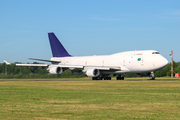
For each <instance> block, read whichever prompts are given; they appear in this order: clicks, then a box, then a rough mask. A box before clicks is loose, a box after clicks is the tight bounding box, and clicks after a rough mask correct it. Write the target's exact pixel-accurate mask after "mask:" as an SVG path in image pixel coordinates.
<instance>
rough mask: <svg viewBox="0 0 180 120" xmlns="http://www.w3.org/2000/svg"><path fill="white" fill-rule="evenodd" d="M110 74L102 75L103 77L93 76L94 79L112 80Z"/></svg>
mask: <svg viewBox="0 0 180 120" xmlns="http://www.w3.org/2000/svg"><path fill="white" fill-rule="evenodd" d="M108 76H109V75H102V76H101V77H99V76H98V77H92V80H103V79H104V80H111V77H108Z"/></svg>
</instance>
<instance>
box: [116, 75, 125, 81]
mask: <svg viewBox="0 0 180 120" xmlns="http://www.w3.org/2000/svg"><path fill="white" fill-rule="evenodd" d="M116 80H124V77H122V76H121V75H118V76H117V77H116Z"/></svg>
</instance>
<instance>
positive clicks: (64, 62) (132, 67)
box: [16, 33, 168, 80]
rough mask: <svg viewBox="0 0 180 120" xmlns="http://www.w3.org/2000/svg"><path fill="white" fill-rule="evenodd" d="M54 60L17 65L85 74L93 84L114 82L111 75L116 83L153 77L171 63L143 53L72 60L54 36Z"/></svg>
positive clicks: (52, 40) (152, 52) (55, 71)
mask: <svg viewBox="0 0 180 120" xmlns="http://www.w3.org/2000/svg"><path fill="white" fill-rule="evenodd" d="M48 37H49V42H50V46H51V50H52V55H53V57H52V58H51V59H50V60H43V59H34V58H29V59H31V60H39V61H46V62H51V64H16V65H17V66H44V67H47V71H48V72H49V73H50V74H61V73H62V72H63V71H65V70H67V69H69V70H71V71H73V72H78V73H84V74H85V75H87V76H88V77H92V79H93V80H102V79H104V80H111V77H109V75H110V74H114V75H118V77H117V80H124V77H122V76H121V74H128V73H137V74H141V75H149V76H150V75H151V78H150V79H152V80H154V79H155V76H154V72H155V71H157V70H160V69H162V68H164V67H165V66H166V65H167V64H168V61H167V59H165V58H164V57H163V56H162V55H160V54H159V52H158V51H155V50H142V51H127V52H120V53H116V54H111V55H101V56H83V57H73V56H72V55H70V54H69V53H68V52H67V51H66V49H65V48H64V46H63V45H62V44H61V42H60V41H59V40H58V38H57V37H56V36H55V34H54V33H48Z"/></svg>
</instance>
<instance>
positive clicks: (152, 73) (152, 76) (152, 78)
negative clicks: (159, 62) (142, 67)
mask: <svg viewBox="0 0 180 120" xmlns="http://www.w3.org/2000/svg"><path fill="white" fill-rule="evenodd" d="M150 80H155V76H154V72H151V77H150Z"/></svg>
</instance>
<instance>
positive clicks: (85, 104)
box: [0, 80, 180, 120]
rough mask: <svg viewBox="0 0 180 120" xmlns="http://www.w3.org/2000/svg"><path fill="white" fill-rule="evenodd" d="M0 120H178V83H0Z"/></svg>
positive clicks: (179, 99) (179, 110)
mask: <svg viewBox="0 0 180 120" xmlns="http://www.w3.org/2000/svg"><path fill="white" fill-rule="evenodd" d="M0 119H1V120H2V119H6V120H7V119H43V120H44V119H75V120H79V119H112V120H114V119H121V120H122V119H128V120H131V119H139V120H143V119H152V120H154V119H155V120H156V119H161V120H164V119H172V120H175V119H177V120H179V119H180V81H178V80H174V81H166V80H164V81H87V80H86V81H65V80H64V81H63V80H62V81H43V80H42V81H41V80H40V81H23V80H20V81H15V80H14V81H13V80H10V81H9V80H7V81H0Z"/></svg>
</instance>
